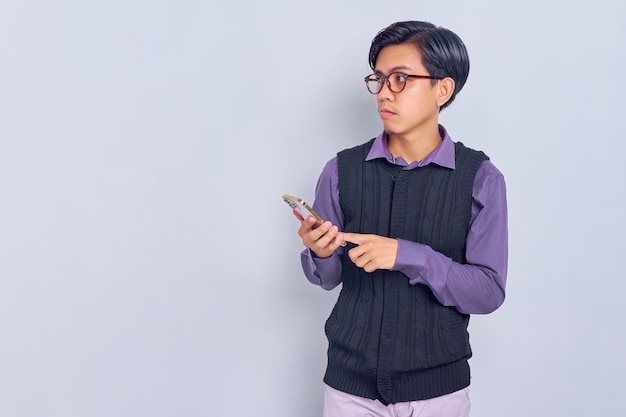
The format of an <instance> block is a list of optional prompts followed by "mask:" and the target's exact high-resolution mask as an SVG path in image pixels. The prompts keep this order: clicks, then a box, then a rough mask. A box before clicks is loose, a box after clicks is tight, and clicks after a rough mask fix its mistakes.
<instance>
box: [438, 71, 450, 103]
mask: <svg viewBox="0 0 626 417" xmlns="http://www.w3.org/2000/svg"><path fill="white" fill-rule="evenodd" d="M437 88H438V91H437V104H438V105H439V107H441V106H443V105H444V104H446V103H447V102H448V100H450V97H452V93H454V80H453V79H452V78H450V77H446V78H444V79H442V80H439V82H438V83H437Z"/></svg>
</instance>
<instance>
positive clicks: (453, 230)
mask: <svg viewBox="0 0 626 417" xmlns="http://www.w3.org/2000/svg"><path fill="white" fill-rule="evenodd" d="M369 61H370V66H371V68H372V70H373V71H374V73H373V74H372V75H369V76H367V77H366V78H365V82H366V85H367V88H368V90H369V92H370V93H372V94H374V95H375V97H376V106H377V109H378V114H379V116H380V119H381V121H382V124H383V129H384V130H383V132H382V133H381V134H380V135H379V136H378V137H376V138H375V139H372V140H371V141H369V142H367V143H365V144H363V145H360V146H357V147H355V148H352V149H348V150H344V151H341V152H339V153H338V154H337V156H336V157H334V158H333V159H331V160H330V161H329V162H328V163H327V165H326V166H325V167H324V169H323V171H322V173H321V175H320V178H319V180H318V184H317V188H316V196H315V202H314V205H313V207H314V209H315V210H316V211H317V212H318V213H319V214H320V215H321V217H322V218H324V219H326V221H325V222H324V223H323V224H322V225H320V226H316V225H315V219H314V218H313V217H309V218H307V219H300V220H301V226H300V228H299V230H298V234H299V236H300V237H301V238H302V242H303V243H304V245H305V246H306V247H307V249H305V250H304V251H303V253H302V266H303V269H304V272H305V275H306V276H307V279H308V280H309V281H310V282H312V283H314V284H316V285H319V286H321V287H322V288H324V289H328V290H330V289H332V288H334V287H336V286H338V285H339V284H340V283H341V284H342V289H341V292H340V294H339V298H338V300H337V303H336V305H335V307H334V309H333V311H332V313H331V315H330V317H329V318H328V320H327V322H326V326H325V331H326V335H327V337H328V341H329V347H328V366H327V369H326V374H325V376H324V382H325V383H326V391H325V396H324V416H325V417H335V416H337V417H339V416H341V417H351V416H354V417H356V416H366V415H367V416H370V415H371V416H400V415H419V416H421V417H425V416H445V417H456V416H468V415H469V408H470V402H469V396H468V394H469V388H468V387H469V384H470V370H469V365H468V359H469V358H470V357H471V349H470V345H469V335H468V332H467V327H468V322H469V315H470V314H487V313H490V312H492V311H494V310H495V309H497V308H498V307H499V306H500V305H501V304H502V302H503V301H504V294H505V283H506V269H507V255H508V253H507V252H508V249H507V210H506V192H505V183H504V178H503V176H502V174H501V173H500V171H498V169H497V168H496V167H495V166H494V165H493V164H492V163H491V162H490V161H489V159H488V158H487V156H486V155H485V154H484V153H482V152H477V151H474V150H472V149H469V148H467V147H465V146H463V144H461V143H460V142H459V143H455V142H453V141H452V139H451V137H450V136H449V135H448V133H447V131H446V129H445V128H444V127H443V126H441V125H440V124H439V112H440V111H441V110H442V109H443V108H445V107H447V106H448V105H450V103H451V102H452V101H453V100H454V98H455V97H456V95H457V94H458V92H459V91H460V90H461V89H462V87H463V85H464V84H465V81H466V79H467V76H468V73H469V58H468V56H467V51H466V48H465V45H464V44H463V42H462V41H461V39H460V38H459V37H458V36H457V35H455V34H454V33H453V32H451V31H449V30H447V29H444V28H441V27H436V26H435V25H433V24H431V23H428V22H415V21H411V22H398V23H394V24H392V25H390V26H389V27H387V28H385V29H383V30H382V31H381V32H379V33H378V34H377V35H376V37H375V38H374V39H373V41H372V44H371V48H370V56H369ZM344 241H345V242H347V246H346V247H345V248H344V247H343V245H342V242H344Z"/></svg>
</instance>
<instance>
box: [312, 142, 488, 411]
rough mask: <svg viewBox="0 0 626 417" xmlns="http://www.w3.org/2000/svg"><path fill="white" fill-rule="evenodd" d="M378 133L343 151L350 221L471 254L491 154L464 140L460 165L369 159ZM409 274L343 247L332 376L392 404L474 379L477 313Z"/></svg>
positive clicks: (456, 255)
mask: <svg viewBox="0 0 626 417" xmlns="http://www.w3.org/2000/svg"><path fill="white" fill-rule="evenodd" d="M372 143H373V140H372V141H370V142H368V143H366V144H364V145H361V146H357V147H355V148H352V149H348V150H345V151H342V152H340V153H339V154H338V170H339V171H338V172H339V196H340V204H341V208H342V210H343V213H344V216H345V225H344V230H345V231H346V232H357V233H375V234H378V235H382V236H388V237H394V238H402V239H406V240H411V241H415V242H420V243H424V244H427V245H429V246H431V247H432V248H433V249H435V250H436V251H438V252H441V253H443V254H445V255H447V256H449V257H450V258H452V259H453V260H455V261H456V262H460V263H464V262H465V240H466V235H467V230H468V227H469V221H470V217H471V205H472V189H473V184H474V178H475V176H476V171H477V170H478V167H479V166H480V164H481V163H482V162H483V161H484V160H485V159H487V157H486V155H484V154H483V153H482V152H477V151H473V150H471V149H469V148H466V147H465V146H463V144H461V143H456V144H455V155H456V168H455V169H454V170H452V169H449V168H444V167H440V166H438V165H436V164H429V165H427V166H425V167H420V168H416V169H413V170H403V169H402V167H400V166H396V165H393V164H391V163H389V162H388V161H386V160H385V159H375V160H372V161H365V158H366V156H367V153H368V152H369V150H370V148H371V145H372ZM349 248H350V247H348V249H349ZM408 281H409V280H408V278H407V276H406V275H404V274H402V273H400V272H395V271H375V272H374V273H367V272H365V271H363V270H362V269H360V268H357V267H356V266H355V265H354V264H353V263H352V261H350V259H349V258H348V257H347V256H345V257H344V264H343V270H342V282H343V284H342V289H341V292H340V294H339V298H338V300H337V303H336V305H335V307H334V308H333V311H332V313H331V315H330V317H329V318H328V320H327V321H326V326H325V330H326V335H327V337H328V341H329V347H328V367H327V370H326V374H325V376H324V382H326V383H327V384H328V385H330V386H331V387H333V388H335V389H338V390H340V391H343V392H347V393H350V394H353V395H358V396H361V397H365V398H371V399H378V400H380V401H381V402H383V403H384V404H389V403H397V402H403V401H416V400H423V399H428V398H433V397H438V396H440V395H444V394H449V393H451V392H454V391H457V390H459V389H462V388H465V387H467V386H468V385H469V379H470V372H469V365H468V363H467V360H468V359H469V358H470V357H471V349H470V345H469V335H468V332H467V326H468V322H469V316H468V315H465V314H461V313H459V312H458V311H457V310H456V309H455V308H453V307H445V306H443V305H441V304H440V303H439V302H438V301H437V300H436V299H435V297H434V295H433V294H432V292H431V291H430V289H429V288H428V287H426V286H425V285H410V284H409V282H408Z"/></svg>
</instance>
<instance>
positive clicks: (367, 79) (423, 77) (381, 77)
mask: <svg viewBox="0 0 626 417" xmlns="http://www.w3.org/2000/svg"><path fill="white" fill-rule="evenodd" d="M398 74H400V75H402V76H403V77H405V78H406V79H409V78H416V79H420V80H443V78H442V77H433V76H431V75H415V74H406V73H404V72H400V71H394V72H392V73H391V74H389V75H382V74H376V73H374V74H370V75H368V76H367V77H365V78H364V79H363V81H365V86H366V87H367V91H369V92H370V93H372V94H378V93H380V92H381V91H382V89H383V83H381V82H380V81H381V80H383V81H384V82H385V84H387V88H388V89H389V91H391V92H392V93H401V92H402V91H403V90H404V88H405V87H406V81H407V80H406V79H405V80H404V84H402V88H401V89H400V90H399V91H395V90H394V89H393V88H391V81H389V77H392V76H394V75H398ZM371 78H377V83H378V84H377V85H378V86H379V87H378V88H377V90H376V91H372V90H371V89H370V84H369V82H370V81H373V80H371Z"/></svg>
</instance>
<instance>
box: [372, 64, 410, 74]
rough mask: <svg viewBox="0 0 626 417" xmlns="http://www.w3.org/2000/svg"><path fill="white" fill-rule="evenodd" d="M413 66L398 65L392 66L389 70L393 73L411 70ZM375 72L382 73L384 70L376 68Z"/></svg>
mask: <svg viewBox="0 0 626 417" xmlns="http://www.w3.org/2000/svg"><path fill="white" fill-rule="evenodd" d="M410 69H411V67H409V66H408V65H396V66H395V67H393V68H391V71H389V74H391V73H392V72H396V71H398V70H410ZM374 72H375V73H376V74H382V73H383V72H382V71H381V70H379V69H377V68H376V69H374Z"/></svg>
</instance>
